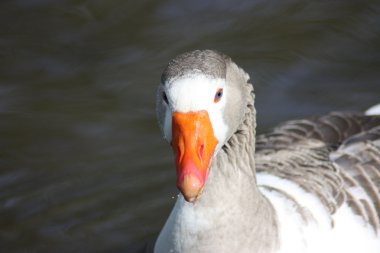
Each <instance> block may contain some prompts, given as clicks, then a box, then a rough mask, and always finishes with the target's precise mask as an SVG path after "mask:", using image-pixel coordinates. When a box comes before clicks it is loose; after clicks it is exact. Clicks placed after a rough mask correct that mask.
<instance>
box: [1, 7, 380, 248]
mask: <svg viewBox="0 0 380 253" xmlns="http://www.w3.org/2000/svg"><path fill="white" fill-rule="evenodd" d="M195 48H213V49H218V50H220V51H222V52H225V53H226V54H228V55H230V56H231V57H232V58H233V59H234V60H235V61H236V62H237V63H238V64H239V65H241V66H242V67H243V68H244V69H245V70H246V71H247V72H249V73H250V74H251V77H252V79H253V82H254V84H255V89H256V94H257V95H256V96H257V100H256V105H257V108H258V120H259V124H260V125H259V132H263V131H265V130H266V129H267V128H269V127H271V126H273V125H275V124H276V123H278V122H280V121H282V120H287V119H291V118H297V117H302V116H308V115H314V114H322V113H325V112H328V111H331V110H363V109H365V108H367V107H369V106H370V105H372V104H375V103H379V102H380V81H379V79H380V3H379V1H322V2H320V3H307V2H306V1H290V0H287V1H276V2H274V1H210V0H208V1H204V0H197V1H185V0H182V1H174V0H172V1H153V0H150V1H121V0H120V1H79V0H71V1H68V0H67V1H48V0H18V1H16V0H13V1H2V2H1V3H0V251H1V252H140V251H142V250H143V248H144V246H145V244H146V242H147V241H150V240H152V239H154V238H155V236H156V235H157V234H158V232H159V230H160V228H161V227H162V225H163V223H164V221H165V220H166V217H167V215H168V213H169V211H170V209H171V206H172V205H173V203H174V202H175V196H176V192H177V191H176V189H175V186H174V168H173V164H172V160H171V159H172V157H171V151H170V149H169V147H168V146H167V145H166V144H165V143H164V141H163V140H162V138H161V136H160V133H159V130H158V127H157V126H156V120H155V112H154V98H155V90H156V86H157V84H158V82H159V77H160V74H161V71H162V69H163V68H164V66H165V64H166V63H167V62H168V60H169V59H171V58H172V57H174V56H175V55H176V54H178V53H181V52H184V51H187V50H191V49H195Z"/></svg>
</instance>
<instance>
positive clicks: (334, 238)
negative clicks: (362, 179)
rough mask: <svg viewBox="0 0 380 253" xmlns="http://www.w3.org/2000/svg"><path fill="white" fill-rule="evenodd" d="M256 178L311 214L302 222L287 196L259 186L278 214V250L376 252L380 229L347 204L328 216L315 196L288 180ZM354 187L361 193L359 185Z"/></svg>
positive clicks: (266, 176) (295, 252)
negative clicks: (306, 221) (372, 227)
mask: <svg viewBox="0 0 380 253" xmlns="http://www.w3.org/2000/svg"><path fill="white" fill-rule="evenodd" d="M257 182H258V185H259V186H260V185H261V186H264V185H267V186H271V187H274V188H277V189H280V190H282V191H285V192H286V193H288V194H290V195H291V196H292V197H293V198H294V199H295V200H296V201H297V202H298V203H299V204H300V205H301V206H302V208H303V210H304V211H308V212H309V213H310V214H311V216H312V217H313V219H310V221H309V222H308V223H307V224H305V222H304V221H303V220H302V219H301V217H300V215H299V213H298V212H297V210H296V207H295V206H294V204H293V203H292V202H291V201H290V200H289V199H287V198H286V197H284V196H283V195H281V194H279V193H276V192H270V191H268V190H266V189H265V188H263V187H260V190H261V191H262V193H263V194H264V196H266V197H267V198H268V199H269V201H270V202H271V203H272V204H273V206H274V208H275V209H276V213H277V215H278V219H277V220H278V223H279V236H280V243H281V246H280V249H279V251H278V252H279V253H320V252H334V253H335V252H345V253H357V252H366V253H379V252H378V249H379V248H380V231H377V232H375V231H374V230H373V229H371V228H370V225H369V224H368V223H366V222H365V221H364V220H363V218H362V217H360V216H357V215H355V214H354V213H353V212H352V210H351V209H350V208H349V207H348V206H347V204H343V205H342V206H341V207H340V208H339V209H338V210H337V212H336V213H335V214H334V215H333V216H330V214H329V212H328V211H327V210H326V209H325V208H324V207H323V205H322V204H321V203H320V201H319V200H318V199H317V197H316V196H314V195H312V194H310V193H307V192H306V191H304V190H303V189H302V188H300V187H299V186H298V185H296V184H295V183H293V182H291V181H288V180H285V179H281V178H278V177H276V176H272V175H269V174H265V173H258V174H257ZM353 191H355V192H356V193H357V194H362V192H361V191H360V190H358V189H356V190H353ZM364 197H365V196H363V198H364Z"/></svg>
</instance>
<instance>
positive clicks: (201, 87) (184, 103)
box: [164, 75, 228, 154]
mask: <svg viewBox="0 0 380 253" xmlns="http://www.w3.org/2000/svg"><path fill="white" fill-rule="evenodd" d="M166 86H167V87H169V88H167V90H166V94H167V97H168V100H169V103H170V108H167V111H166V117H165V122H164V132H165V138H166V139H167V140H169V141H170V139H171V124H172V123H171V115H172V112H183V113H186V112H197V111H202V110H205V111H207V112H208V115H209V117H210V121H211V125H212V128H213V131H214V135H215V137H216V138H217V139H218V145H217V147H216V151H217V150H219V149H220V147H221V145H222V143H224V141H225V138H226V135H227V124H226V123H225V122H224V121H223V115H222V113H223V108H224V107H225V104H226V96H227V94H228V90H226V88H225V80H224V79H220V78H210V77H207V76H204V75H192V76H186V77H184V78H182V79H179V80H176V81H175V83H173V84H172V85H166ZM220 88H222V89H223V97H222V98H221V100H220V101H219V102H218V103H215V102H214V97H215V93H216V92H217V90H218V89H220ZM215 154H217V152H215Z"/></svg>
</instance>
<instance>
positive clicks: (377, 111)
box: [365, 104, 380, 115]
mask: <svg viewBox="0 0 380 253" xmlns="http://www.w3.org/2000/svg"><path fill="white" fill-rule="evenodd" d="M365 114H366V115H380V104H377V105H374V106H372V107H370V108H369V109H368V110H367V111H365Z"/></svg>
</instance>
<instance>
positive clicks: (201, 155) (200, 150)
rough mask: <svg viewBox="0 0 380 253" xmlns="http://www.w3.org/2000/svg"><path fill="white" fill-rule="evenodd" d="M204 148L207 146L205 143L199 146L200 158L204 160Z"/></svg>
mask: <svg viewBox="0 0 380 253" xmlns="http://www.w3.org/2000/svg"><path fill="white" fill-rule="evenodd" d="M204 148H205V146H204V145H203V144H201V145H200V147H199V158H200V159H201V160H203V151H204Z"/></svg>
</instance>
